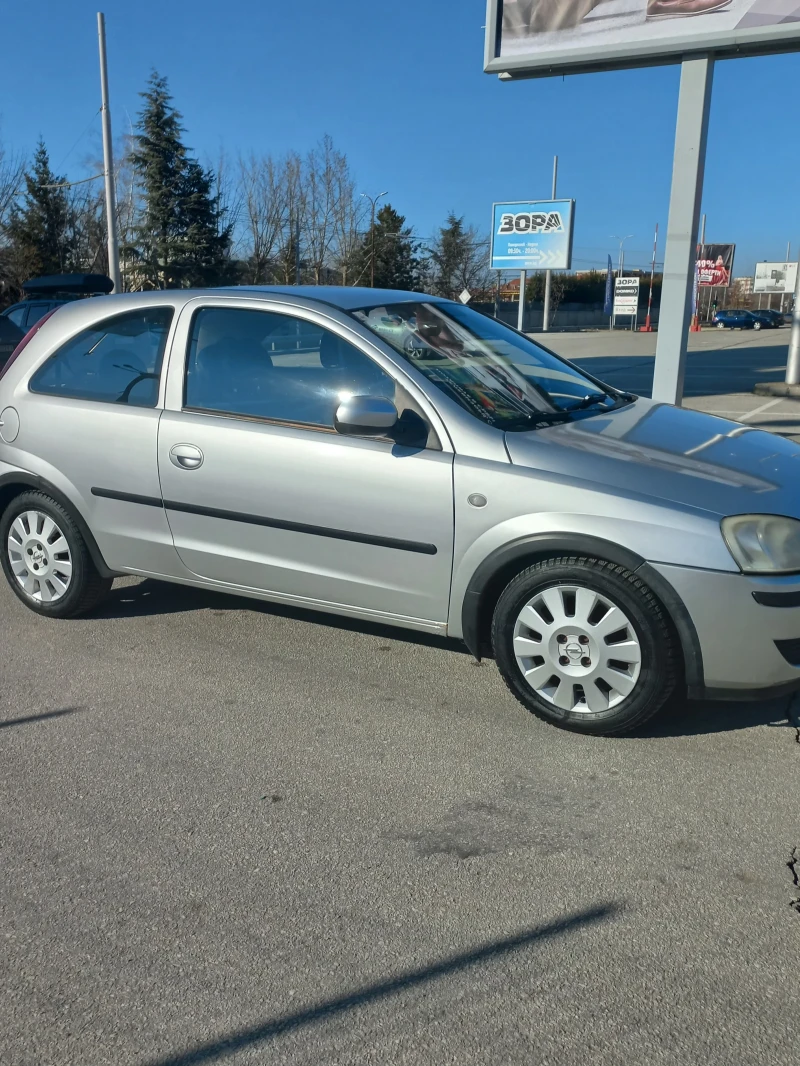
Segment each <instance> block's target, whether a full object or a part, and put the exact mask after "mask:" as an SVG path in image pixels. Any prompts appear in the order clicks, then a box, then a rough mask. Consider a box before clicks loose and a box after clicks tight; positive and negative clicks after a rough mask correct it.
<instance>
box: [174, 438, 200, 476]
mask: <svg viewBox="0 0 800 1066" xmlns="http://www.w3.org/2000/svg"><path fill="white" fill-rule="evenodd" d="M169 461H170V462H171V463H172V465H173V466H177V467H178V469H179V470H196V469H197V468H198V466H202V464H203V453H202V452H201V451H200V449H199V448H196V447H195V446H194V444H173V445H172V447H171V448H170V450H169Z"/></svg>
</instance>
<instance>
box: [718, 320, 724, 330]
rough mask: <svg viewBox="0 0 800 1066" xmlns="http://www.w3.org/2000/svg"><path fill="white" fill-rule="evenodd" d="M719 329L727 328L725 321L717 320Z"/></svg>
mask: <svg viewBox="0 0 800 1066" xmlns="http://www.w3.org/2000/svg"><path fill="white" fill-rule="evenodd" d="M717 329H725V323H724V322H717Z"/></svg>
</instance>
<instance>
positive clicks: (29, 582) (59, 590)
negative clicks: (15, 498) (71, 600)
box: [7, 511, 72, 603]
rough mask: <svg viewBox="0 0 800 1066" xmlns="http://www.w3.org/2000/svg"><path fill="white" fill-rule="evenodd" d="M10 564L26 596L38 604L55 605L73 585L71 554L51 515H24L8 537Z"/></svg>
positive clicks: (24, 513) (16, 521)
mask: <svg viewBox="0 0 800 1066" xmlns="http://www.w3.org/2000/svg"><path fill="white" fill-rule="evenodd" d="M7 551H8V561H9V563H10V564H11V570H12V573H13V574H14V577H15V578H16V579H17V581H18V582H19V584H20V586H21V588H22V589H23V590H24V592H25V593H26V594H27V595H28V596H30V598H31V599H32V600H36V601H37V602H38V603H55V601H56V600H60V599H61V597H62V596H64V595H65V594H66V592H67V589H68V588H69V586H70V582H71V581H72V554H71V552H70V550H69V545H68V544H67V541H66V538H65V536H64V534H63V533H62V532H61V530H60V529H59V528H58V526H57V525H56V523H55V522H54V521H53V519H52V518H50V516H49V515H46V514H43V513H42V512H41V511H24V512H23V513H22V514H19V515H17V517H16V518H15V519H14V521H13V522H12V524H11V529H10V530H9V533H8V545H7Z"/></svg>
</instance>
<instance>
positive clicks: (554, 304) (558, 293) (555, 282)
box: [550, 272, 567, 322]
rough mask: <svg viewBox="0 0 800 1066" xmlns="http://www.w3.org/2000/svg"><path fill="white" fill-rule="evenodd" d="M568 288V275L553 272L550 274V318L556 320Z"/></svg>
mask: <svg viewBox="0 0 800 1066" xmlns="http://www.w3.org/2000/svg"><path fill="white" fill-rule="evenodd" d="M566 289H567V275H566V274H563V273H556V272H553V273H552V274H551V275H550V320H551V322H555V319H556V315H557V314H558V308H559V306H560V304H561V301H562V300H563V299H564V293H565V292H566Z"/></svg>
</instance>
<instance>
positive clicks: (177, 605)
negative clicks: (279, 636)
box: [92, 578, 470, 655]
mask: <svg viewBox="0 0 800 1066" xmlns="http://www.w3.org/2000/svg"><path fill="white" fill-rule="evenodd" d="M188 611H211V613H212V614H217V615H224V614H226V613H227V612H228V611H252V612H253V613H256V614H268V615H272V616H274V617H276V618H291V619H294V620H295V621H298V622H309V623H312V624H314V625H319V626H327V627H328V628H329V629H341V630H347V631H349V632H352V633H366V634H368V635H372V636H377V637H385V638H386V639H387V640H400V641H403V642H404V643H406V644H422V645H425V646H426V647H430V648H443V649H445V650H447V651H454V652H457V653H459V654H461V655H469V654H470V653H469V651H467V648H466V647H465V645H464V644H462V643H461V641H460V640H453V639H450V638H448V637H439V636H436V635H435V634H433V633H421V632H418V631H416V630H411V629H400V628H399V627H398V626H390V625H383V624H382V623H380V622H366V621H362V620H361V619H359V618H346V617H344V616H343V615H336V614H327V613H326V612H324V611H315V610H313V609H312V608H309V607H289V606H287V605H285V604H281V603H267V602H265V601H264V600H256V599H250V597H249V596H236V595H235V594H232V593H228V592H213V591H211V590H209V589H198V588H194V587H193V586H191V585H176V584H173V583H171V582H166V581H153V580H151V579H149V578H147V579H145V580H144V581H142V582H141V583H140V584H138V585H124V586H119V587H114V588H113V589H112V590H111V593H110V595H109V597H108V599H107V600H105V601H104V602H103V605H102V607H99V608H98V609H97V610H96V611H93V612H92V618H137V617H142V616H144V615H157V614H182V613H185V612H188Z"/></svg>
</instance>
